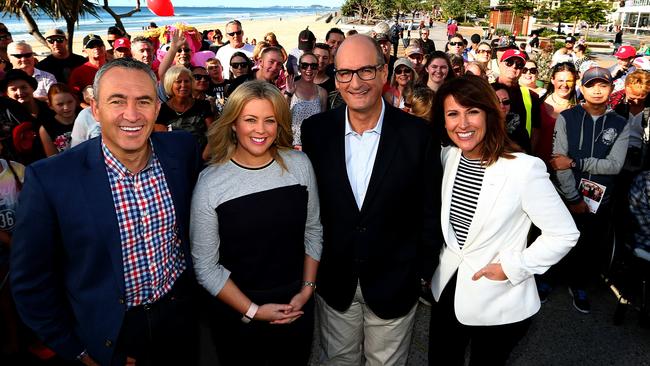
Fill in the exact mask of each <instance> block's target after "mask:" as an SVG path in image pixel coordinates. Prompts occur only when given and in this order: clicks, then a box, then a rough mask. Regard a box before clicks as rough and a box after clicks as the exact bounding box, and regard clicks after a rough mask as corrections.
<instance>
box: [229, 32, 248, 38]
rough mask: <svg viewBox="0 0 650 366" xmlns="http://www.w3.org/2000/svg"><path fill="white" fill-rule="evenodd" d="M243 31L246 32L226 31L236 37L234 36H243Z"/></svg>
mask: <svg viewBox="0 0 650 366" xmlns="http://www.w3.org/2000/svg"><path fill="white" fill-rule="evenodd" d="M242 33H244V32H243V31H237V32H230V33H226V34H227V35H229V36H230V37H234V36H241V35H242Z"/></svg>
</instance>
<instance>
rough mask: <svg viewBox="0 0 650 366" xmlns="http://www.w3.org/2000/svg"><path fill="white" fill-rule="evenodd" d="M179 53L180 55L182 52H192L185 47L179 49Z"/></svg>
mask: <svg viewBox="0 0 650 366" xmlns="http://www.w3.org/2000/svg"><path fill="white" fill-rule="evenodd" d="M177 52H178V53H181V52H185V53H190V52H192V50H191V49H190V48H189V47H183V48H179V49H178V51H177Z"/></svg>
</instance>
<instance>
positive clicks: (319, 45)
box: [314, 42, 332, 52]
mask: <svg viewBox="0 0 650 366" xmlns="http://www.w3.org/2000/svg"><path fill="white" fill-rule="evenodd" d="M316 48H320V49H321V50H325V51H327V52H330V51H331V50H332V48H331V47H330V45H328V44H327V43H321V42H318V43H316V44H314V49H316Z"/></svg>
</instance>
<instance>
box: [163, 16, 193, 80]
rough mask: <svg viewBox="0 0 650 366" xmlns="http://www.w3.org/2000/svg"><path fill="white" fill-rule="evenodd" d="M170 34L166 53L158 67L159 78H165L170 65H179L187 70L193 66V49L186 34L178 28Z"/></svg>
mask: <svg viewBox="0 0 650 366" xmlns="http://www.w3.org/2000/svg"><path fill="white" fill-rule="evenodd" d="M171 36H172V37H171V41H170V42H169V48H168V49H167V53H166V54H165V57H163V60H162V61H161V62H160V66H159V67H158V77H159V78H160V80H164V79H165V73H166V72H167V70H168V69H169V68H170V67H171V66H172V65H180V66H183V67H185V68H186V69H188V70H189V69H190V68H191V67H192V66H194V65H192V56H194V50H193V49H192V48H191V47H190V39H189V38H188V36H187V35H186V34H185V33H184V32H183V31H182V30H181V29H178V28H177V29H175V30H174V31H173V32H172V33H171Z"/></svg>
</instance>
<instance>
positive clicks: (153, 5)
mask: <svg viewBox="0 0 650 366" xmlns="http://www.w3.org/2000/svg"><path fill="white" fill-rule="evenodd" d="M147 7H148V8H149V10H151V12H152V13H154V14H156V15H158V16H161V17H171V16H173V15H174V5H172V2H171V0H147Z"/></svg>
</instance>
